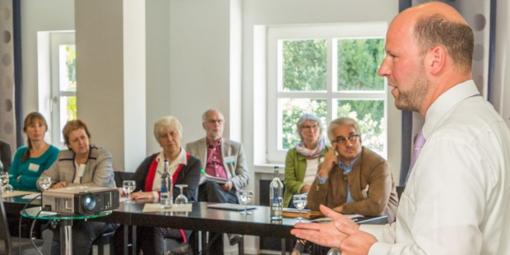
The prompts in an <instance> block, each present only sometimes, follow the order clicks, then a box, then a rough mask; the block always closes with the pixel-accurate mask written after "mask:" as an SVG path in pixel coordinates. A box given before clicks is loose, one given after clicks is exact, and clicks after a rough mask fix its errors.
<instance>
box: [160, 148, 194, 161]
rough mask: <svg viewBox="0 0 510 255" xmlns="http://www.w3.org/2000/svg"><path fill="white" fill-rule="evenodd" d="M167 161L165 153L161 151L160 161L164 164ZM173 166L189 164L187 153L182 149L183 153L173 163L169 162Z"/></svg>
mask: <svg viewBox="0 0 510 255" xmlns="http://www.w3.org/2000/svg"><path fill="white" fill-rule="evenodd" d="M164 160H165V156H164V155H163V151H161V152H160V153H159V155H158V161H159V162H163V161H164ZM169 163H170V165H171V166H173V165H180V164H183V165H187V164H188V158H187V157H186V151H185V150H184V149H183V148H182V147H181V151H180V152H179V155H178V156H177V158H176V159H175V160H174V161H173V162H169Z"/></svg>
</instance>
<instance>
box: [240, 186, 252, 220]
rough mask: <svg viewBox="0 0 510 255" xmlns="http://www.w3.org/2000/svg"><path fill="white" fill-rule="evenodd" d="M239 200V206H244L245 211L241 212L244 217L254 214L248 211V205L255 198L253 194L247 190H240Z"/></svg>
mask: <svg viewBox="0 0 510 255" xmlns="http://www.w3.org/2000/svg"><path fill="white" fill-rule="evenodd" d="M237 198H238V199H239V204H241V205H244V211H241V214H243V215H249V214H252V212H250V211H248V206H247V205H248V204H249V203H250V201H251V199H252V198H253V192H251V191H246V190H239V191H238V192H237Z"/></svg>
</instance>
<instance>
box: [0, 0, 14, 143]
mask: <svg viewBox="0 0 510 255" xmlns="http://www.w3.org/2000/svg"><path fill="white" fill-rule="evenodd" d="M15 1H17V0H15ZM12 25H13V11H12V0H0V140H2V141H4V142H6V143H8V144H10V146H11V150H14V149H15V148H16V121H15V109H14V52H13V39H14V38H13V27H12Z"/></svg>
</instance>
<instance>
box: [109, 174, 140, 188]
mask: <svg viewBox="0 0 510 255" xmlns="http://www.w3.org/2000/svg"><path fill="white" fill-rule="evenodd" d="M113 174H114V175H113V176H114V178H115V184H116V185H117V187H118V188H122V181H124V180H131V179H133V176H134V175H135V173H131V172H121V171H114V172H113Z"/></svg>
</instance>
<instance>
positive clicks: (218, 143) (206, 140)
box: [205, 137, 223, 147]
mask: <svg viewBox="0 0 510 255" xmlns="http://www.w3.org/2000/svg"><path fill="white" fill-rule="evenodd" d="M222 140H223V138H222V137H220V138H219V139H217V140H214V142H212V144H211V143H209V139H207V137H206V138H205V142H206V143H207V146H209V147H215V146H220V145H221V141H222Z"/></svg>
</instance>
